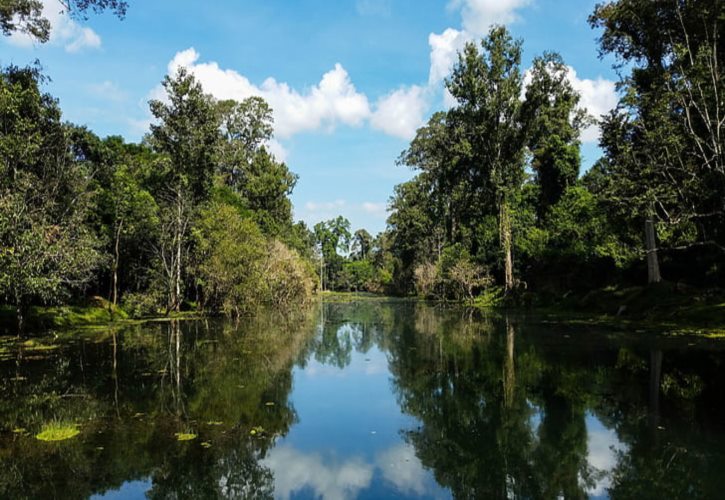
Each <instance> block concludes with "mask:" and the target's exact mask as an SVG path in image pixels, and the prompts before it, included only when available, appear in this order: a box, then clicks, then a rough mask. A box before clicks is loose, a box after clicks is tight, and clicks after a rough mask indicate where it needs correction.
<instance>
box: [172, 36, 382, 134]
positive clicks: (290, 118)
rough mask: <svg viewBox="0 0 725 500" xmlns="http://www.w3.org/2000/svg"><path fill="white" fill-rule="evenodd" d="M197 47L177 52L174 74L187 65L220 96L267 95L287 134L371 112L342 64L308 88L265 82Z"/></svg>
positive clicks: (354, 120) (354, 121)
mask: <svg viewBox="0 0 725 500" xmlns="http://www.w3.org/2000/svg"><path fill="white" fill-rule="evenodd" d="M198 60H199V53H198V52H196V50H194V49H193V48H190V49H187V50H184V51H182V52H179V53H177V54H176V55H175V56H174V58H173V59H172V60H171V62H170V63H169V66H168V70H169V73H170V74H174V73H175V72H176V70H177V69H178V68H179V67H180V66H184V67H186V68H188V69H189V71H190V72H191V73H192V74H193V75H194V76H195V77H196V78H197V79H198V80H199V81H200V82H201V84H202V86H203V87H204V90H205V91H206V92H208V93H210V94H212V95H213V96H215V97H217V98H219V99H235V100H243V99H245V98H247V97H251V96H260V97H262V98H264V99H265V100H266V101H267V102H268V103H269V105H270V106H271V107H272V109H273V110H274V119H275V132H276V134H277V136H279V137H281V138H287V137H290V136H292V135H295V134H297V133H300V132H305V131H312V130H319V129H323V130H328V131H332V130H334V129H335V127H336V126H337V125H339V124H344V125H349V126H359V125H362V124H363V122H364V121H365V120H366V119H367V118H368V117H369V116H370V106H369V103H368V99H367V97H366V96H365V95H364V94H362V93H359V92H358V91H357V90H356V89H355V86H354V85H353V84H352V81H351V80H350V76H349V75H348V73H347V71H345V68H343V67H342V65H340V64H336V65H335V67H334V68H333V69H332V70H330V71H328V72H327V73H325V74H324V75H323V76H322V79H321V80H320V82H319V83H318V84H317V85H315V86H313V87H312V88H310V89H307V90H306V91H304V92H299V91H297V90H295V89H292V88H291V87H290V86H289V85H288V84H286V83H284V82H278V81H277V80H275V79H274V78H267V79H266V80H265V81H264V82H263V83H262V85H260V86H257V85H254V84H252V83H251V82H250V81H249V79H247V78H246V77H245V76H243V75H241V74H239V73H238V72H236V71H234V70H225V69H222V68H220V67H219V65H218V64H217V63H216V62H209V63H200V62H198Z"/></svg>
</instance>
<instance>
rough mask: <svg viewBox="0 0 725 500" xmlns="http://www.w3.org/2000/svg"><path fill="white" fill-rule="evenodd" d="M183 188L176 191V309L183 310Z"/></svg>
mask: <svg viewBox="0 0 725 500" xmlns="http://www.w3.org/2000/svg"><path fill="white" fill-rule="evenodd" d="M182 211H183V207H182V201H181V188H180V187H179V190H178V192H177V193H176V266H175V271H174V311H176V312H179V311H180V310H181V245H182V241H183V227H182V224H183V221H182V217H183V215H182Z"/></svg>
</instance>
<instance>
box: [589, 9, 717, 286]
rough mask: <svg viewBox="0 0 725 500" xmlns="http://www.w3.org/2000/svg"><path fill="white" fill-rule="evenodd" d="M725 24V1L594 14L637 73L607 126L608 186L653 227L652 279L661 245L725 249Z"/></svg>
mask: <svg viewBox="0 0 725 500" xmlns="http://www.w3.org/2000/svg"><path fill="white" fill-rule="evenodd" d="M723 22H725V16H723V5H722V2H721V1H720V0H691V1H687V2H680V1H658V2H651V1H646V0H617V1H610V2H607V3H602V4H599V5H597V7H596V9H595V11H594V13H593V14H592V16H591V17H590V23H591V24H592V25H593V26H595V27H599V28H602V29H603V32H602V35H601V38H600V48H601V53H602V54H613V55H614V56H615V57H617V60H618V65H619V66H620V67H625V66H627V67H628V68H631V72H630V74H629V75H627V76H626V78H625V79H624V80H623V81H622V83H621V86H622V88H623V90H624V92H623V97H622V99H621V101H620V106H619V109H618V110H617V112H614V113H612V114H611V115H610V116H609V117H608V118H607V120H605V122H604V125H603V139H602V145H603V147H604V149H605V152H606V162H605V163H603V166H604V167H606V173H607V174H608V176H609V177H610V178H611V181H610V182H608V183H606V184H605V185H604V186H603V187H604V188H605V189H606V195H607V197H608V198H611V199H613V200H617V201H620V202H621V203H623V204H625V205H627V207H628V209H629V211H630V212H631V214H632V215H633V217H634V218H636V219H639V221H640V224H642V225H643V226H644V229H645V231H644V238H643V239H644V241H645V244H646V254H647V260H648V271H649V272H648V280H649V282H651V283H652V282H657V281H659V280H660V279H661V277H660V275H659V260H658V253H657V251H658V246H659V245H660V244H664V245H665V246H669V247H675V248H677V247H679V248H689V247H691V246H692V245H710V246H715V247H719V248H721V249H725V248H724V243H725V201H724V200H725V157H724V155H723V152H724V151H723V139H722V138H723V134H724V133H725V118H723V117H724V116H725V113H724V111H723V104H722V103H723V102H724V101H725V86H724V85H723V84H722V68H723V64H724V63H725V61H723V49H725V47H723V39H722V35H721V33H722V31H723ZM655 226H658V227H659V228H660V231H657V233H658V234H657V235H655ZM663 226H667V229H666V230H663ZM656 236H659V237H660V242H659V243H658V242H657V241H656ZM673 236H674V237H673ZM663 240H664V241H663Z"/></svg>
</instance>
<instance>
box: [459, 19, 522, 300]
mask: <svg viewBox="0 0 725 500" xmlns="http://www.w3.org/2000/svg"><path fill="white" fill-rule="evenodd" d="M522 82H523V77H522V73H521V42H520V41H516V40H514V39H513V38H512V37H511V35H510V34H509V32H508V31H507V30H506V28H504V27H494V28H492V29H491V31H490V33H489V35H488V37H486V38H484V39H483V40H482V41H481V50H480V51H479V49H478V47H476V45H475V44H473V43H468V44H467V45H466V47H465V48H464V50H463V52H462V53H461V54H459V58H458V63H457V64H456V66H455V67H454V69H453V73H452V75H451V77H450V78H449V79H448V80H447V81H446V87H447V88H448V91H449V92H450V93H451V95H452V96H453V97H454V98H455V99H456V101H457V105H456V106H455V107H454V108H453V109H451V111H450V112H449V119H450V120H452V121H453V122H454V123H455V124H456V126H458V127H460V128H461V129H462V130H463V132H462V140H463V141H464V144H465V146H466V148H465V149H466V150H467V153H468V154H467V158H466V159H465V161H466V163H467V167H468V170H469V172H470V178H471V181H472V183H471V187H472V188H473V189H476V190H477V194H478V197H479V199H480V200H481V201H482V204H483V205H484V206H487V207H488V210H489V211H491V212H493V213H496V214H497V215H498V226H499V238H500V244H501V250H502V258H503V268H504V286H505V289H506V291H509V290H512V289H513V288H514V285H515V280H514V262H513V234H512V229H511V213H510V206H511V203H512V197H513V196H514V194H515V193H516V191H517V190H518V189H520V187H521V184H522V182H523V178H524V152H525V146H526V133H525V128H524V123H523V117H522V109H521V99H520V96H521V92H522Z"/></svg>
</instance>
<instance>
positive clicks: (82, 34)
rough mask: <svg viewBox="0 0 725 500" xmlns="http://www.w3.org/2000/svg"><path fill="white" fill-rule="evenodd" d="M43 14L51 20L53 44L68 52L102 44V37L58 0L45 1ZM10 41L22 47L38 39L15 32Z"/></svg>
mask: <svg viewBox="0 0 725 500" xmlns="http://www.w3.org/2000/svg"><path fill="white" fill-rule="evenodd" d="M43 16H44V17H45V18H46V19H48V21H49V22H50V30H51V31H50V40H49V41H48V43H50V44H52V45H60V46H63V48H65V50H66V52H79V51H81V50H84V49H97V48H99V47H100V46H101V37H100V36H98V34H97V33H96V32H95V31H93V30H92V29H90V28H86V27H84V26H81V25H79V24H78V23H76V22H75V21H74V20H73V19H71V18H70V17H69V16H68V15H67V14H66V13H65V12H64V7H63V5H61V3H60V2H59V1H58V0H44V1H43ZM8 41H9V42H10V43H11V44H13V45H17V46H20V47H32V46H33V45H35V44H36V43H37V41H36V40H35V39H34V38H33V37H31V36H30V35H28V34H26V33H18V32H15V33H13V34H12V35H11V36H10V37H8Z"/></svg>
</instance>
